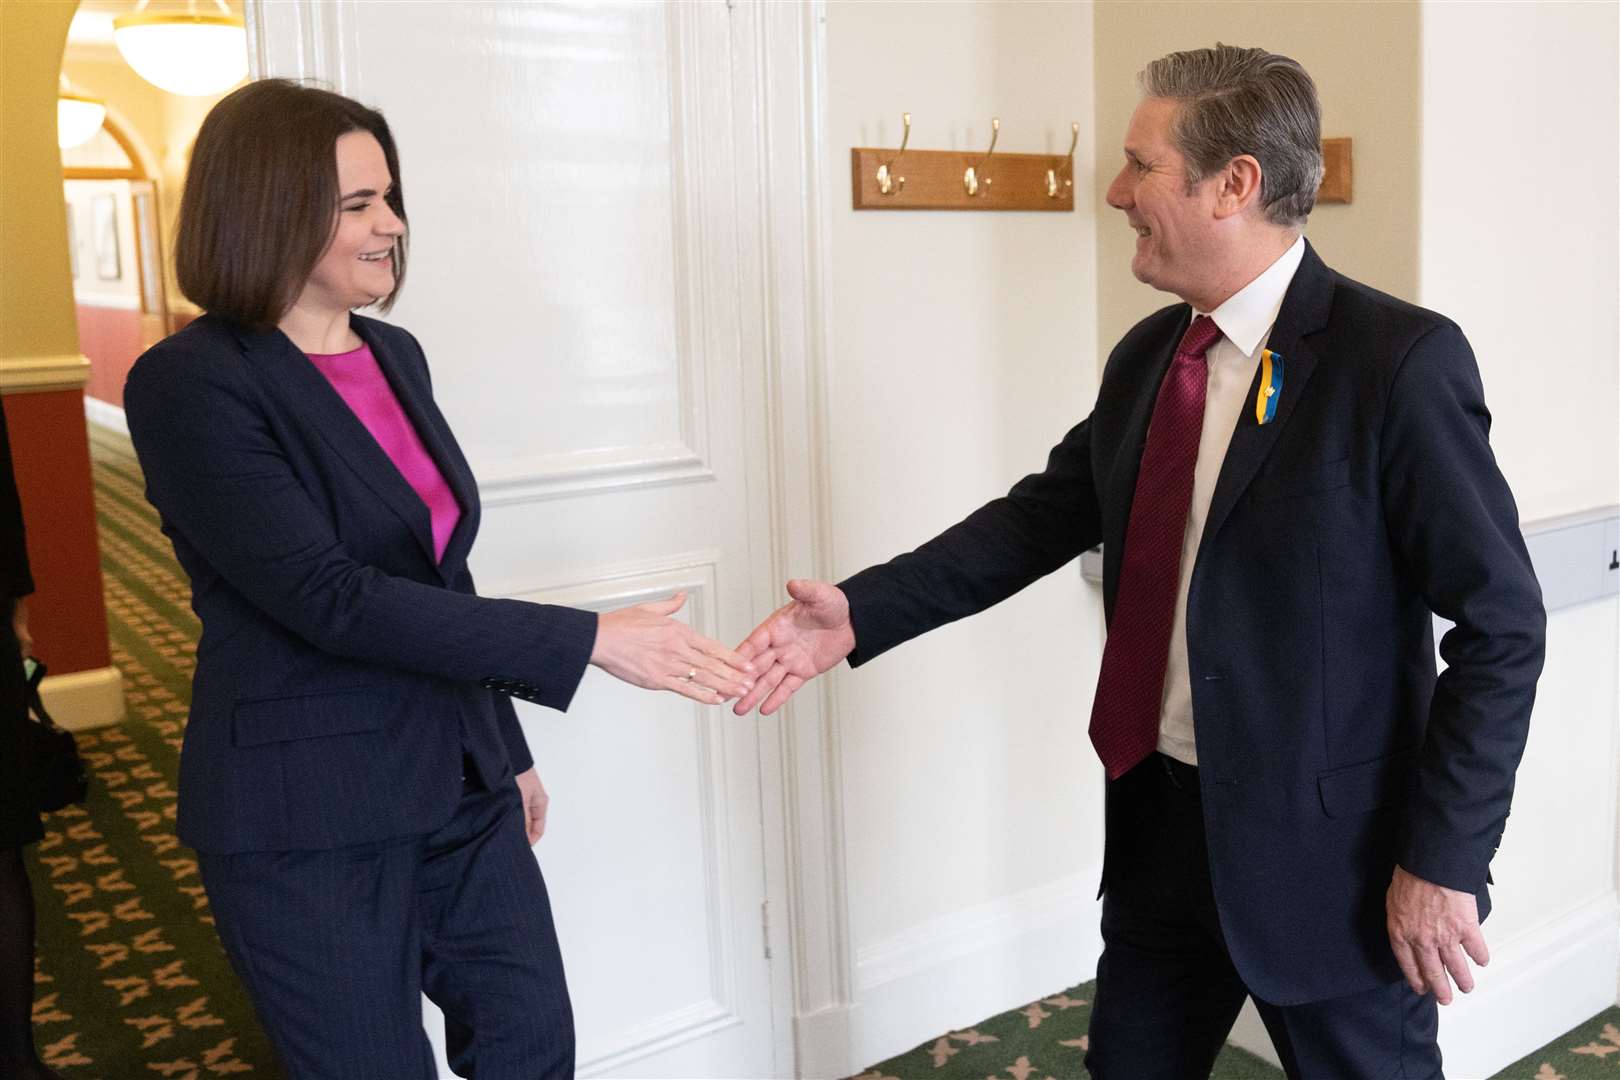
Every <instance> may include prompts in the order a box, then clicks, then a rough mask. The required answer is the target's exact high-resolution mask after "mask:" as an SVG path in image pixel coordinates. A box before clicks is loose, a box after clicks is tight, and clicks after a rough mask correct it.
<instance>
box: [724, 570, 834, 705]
mask: <svg viewBox="0 0 1620 1080" xmlns="http://www.w3.org/2000/svg"><path fill="white" fill-rule="evenodd" d="M787 590H788V595H789V596H791V597H793V602H792V603H790V604H785V605H783V606H782V607H779V608H777V609H776V610H775V611H774V612H772V613H771V615H770V617H769V618H768V619H766V620H765V621H764V622H762V623H760V624H759V626H757V627H755V628H754V632H753V633H752V634H749V635H748V638H747V640H745V641H744V642H743V643H742V644H741V645H738V646H737V653H738V655H740V656H742V657H744V658H745V659H748V660H752V661H754V664H755V666H756V667H758V668H761V669H763V670H762V671H761V673H760V675H759V677H758V678H757V679H756V680H755V682H754V688H753V689H752V690H750V691H749V692H748V693H747V694H746V695H744V696H743V698H742V699H741V700H740V701H738V702H737V704H736V705H734V706H733V707H732V710H731V711H732V712H734V713H736V714H737V715H738V716H742V715H744V714H746V713H747V712H748V711H749V710H750V709H752V708H753V707H754V706H755V705H756V704H758V703H759V701H760V699H761V698H764V700H765V704H764V705H763V706H762V707H761V708H760V710H759V711H760V712H761V713H762V714H763V715H765V716H769V715H771V713H773V712H775V711H776V710H777V709H780V708H781V707H782V704H783V703H784V702H786V701H787V699H788V698H790V697H792V696H793V693H794V691H796V690H798V689H799V687H801V686H803V685H804V684H805V683H807V682H809V681H810V680H811V679H813V678H815V677H816V676H817V675H820V674H821V673H822V672H824V671H826V670H828V669H829V668H831V667H833V666H835V665H836V664H837V663H838V662H839V661H840V660H842V659H843V658H844V657H846V656H848V655H849V654H850V653H851V652H854V651H855V627H854V625H853V624H852V623H851V622H850V621H849V600H848V599H847V598H846V597H845V596H844V591H843V590H842V589H840V588H839V587H838V586H836V585H833V584H830V583H828V582H825V581H807V580H794V581H790V582H788V583H787ZM767 664H769V665H770V666H769V667H768V668H766V665H767ZM767 694H768V695H770V696H769V697H767V696H766V695H767Z"/></svg>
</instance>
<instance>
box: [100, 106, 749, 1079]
mask: <svg viewBox="0 0 1620 1080" xmlns="http://www.w3.org/2000/svg"><path fill="white" fill-rule="evenodd" d="M405 220H406V219H405V201H404V196H403V193H402V191H401V185H400V178H399V166H398V158H397V155H396V152H395V148H394V141H393V138H392V136H391V135H390V133H389V130H388V125H387V123H386V122H385V121H384V120H383V117H382V116H381V115H380V114H379V113H377V112H375V111H373V110H371V109H368V108H366V107H364V106H362V105H359V104H357V103H356V102H353V101H351V100H349V99H347V98H344V97H341V96H339V95H337V94H333V93H329V92H327V91H324V90H319V89H315V88H313V87H307V86H301V85H298V84H295V83H291V82H286V81H283V80H273V79H272V80H264V81H260V82H256V83H252V84H250V85H248V86H246V87H243V88H242V89H240V90H238V91H236V92H235V93H233V94H231V95H229V96H228V97H226V98H225V99H224V100H223V101H221V102H220V103H219V104H218V105H217V106H216V107H215V108H214V110H213V111H212V112H211V113H210V114H209V115H208V118H207V119H206V120H205V121H204V123H203V126H202V129H201V131H200V132H199V133H198V136H197V142H196V146H195V148H194V150H193V152H192V160H191V166H190V170H189V172H188V174H187V177H186V186H185V193H184V197H183V199H182V204H181V209H180V223H179V232H178V238H177V243H176V263H177V270H178V275H179V282H180V287H181V289H182V290H183V291H184V292H185V293H186V295H187V296H189V297H191V298H192V299H193V300H194V301H195V302H196V303H197V304H198V305H199V306H201V307H202V308H203V309H204V310H205V311H206V312H207V314H205V315H204V316H203V317H201V318H199V319H198V320H197V321H196V322H194V323H192V324H191V325H190V326H188V327H187V328H186V329H184V330H182V331H181V332H180V333H178V334H175V335H174V336H172V337H170V338H168V339H166V340H165V341H163V342H161V343H159V344H158V345H157V346H155V347H154V348H153V349H152V350H150V351H149V352H148V353H146V354H145V355H144V356H142V357H141V359H140V360H139V361H138V362H137V364H136V365H135V368H134V370H133V372H132V373H131V375H130V378H129V382H128V384H127V387H126V389H125V408H126V411H127V414H128V418H129V427H130V434H131V436H132V438H133V440H134V443H135V448H136V451H137V452H138V454H139V456H140V459H141V464H142V466H143V468H144V470H145V473H146V482H147V495H148V498H149V499H150V500H151V501H152V504H153V505H154V506H156V507H157V509H158V511H159V512H160V514H161V516H162V519H163V529H164V532H165V534H167V535H168V537H169V538H170V539H171V540H172V541H173V543H174V549H175V554H176V556H177V557H178V559H179V561H180V563H181V565H182V566H183V567H184V568H185V570H186V572H187V573H188V574H189V575H190V577H191V583H192V605H193V607H194V608H195V609H196V611H197V614H198V617H199V618H200V619H201V621H202V638H201V641H200V642H199V645H198V649H197V669H196V674H195V678H194V683H193V700H192V712H191V718H190V722H189V725H188V727H187V731H186V739H185V747H184V750H183V753H182V756H181V766H180V807H179V821H178V825H179V833H180V836H181V839H183V840H184V841H185V842H186V843H188V844H190V845H191V846H192V847H194V848H196V849H197V851H198V854H199V863H200V867H201V871H202V876H203V881H204V884H205V885H206V886H207V890H208V895H209V900H210V902H211V905H212V907H213V911H214V915H215V919H216V922H217V926H218V929H219V933H220V938H221V940H222V941H223V942H224V945H225V949H226V952H227V953H228V954H229V956H230V959H231V962H232V964H233V966H234V967H235V969H236V971H237V973H238V974H239V975H240V976H241V977H242V980H243V982H244V983H245V984H246V985H247V987H248V989H249V992H250V993H251V994H252V996H253V1000H254V1004H255V1007H256V1009H257V1011H258V1013H259V1016H260V1018H261V1019H262V1021H263V1022H264V1025H265V1028H266V1031H267V1032H268V1034H269V1036H270V1038H271V1040H272V1041H273V1042H274V1043H275V1045H276V1047H277V1049H278V1051H279V1052H280V1054H281V1056H282V1059H283V1064H284V1066H285V1068H286V1070H287V1073H288V1075H289V1076H292V1077H300V1078H303V1077H330V1078H334V1080H336V1078H341V1080H363V1078H376V1080H403V1078H407V1077H413V1076H420V1077H429V1076H432V1058H431V1051H430V1047H429V1043H428V1040H427V1038H426V1035H425V1034H424V1032H423V1030H422V1026H421V1007H420V1005H421V1002H420V994H422V993H426V994H427V996H428V997H429V998H431V999H432V1000H433V1001H435V1002H436V1003H437V1004H438V1005H439V1006H440V1008H442V1009H443V1010H444V1013H445V1020H446V1027H447V1034H448V1043H449V1051H450V1061H451V1064H452V1066H453V1067H455V1069H456V1070H457V1072H459V1073H461V1074H462V1075H466V1076H473V1075H476V1076H477V1077H478V1078H479V1080H502V1078H512V1080H518V1078H522V1080H534V1078H536V1077H565V1076H570V1075H572V1072H573V1049H574V1042H573V1021H572V1014H571V1011H570V1006H569V1001H568V992H567V988H566V985H565V982H564V978H563V970H562V964H561V960H560V956H559V953H558V948H557V941H556V935H555V932H554V931H553V928H552V922H551V914H550V909H549V905H548V902H547V898H546V890H545V885H544V883H543V882H542V880H541V877H540V871H539V868H538V866H537V864H536V862H535V859H534V857H533V855H532V853H531V852H530V851H529V844H532V843H533V842H534V841H535V840H537V839H538V838H539V836H540V834H541V832H542V830H543V829H544V825H545V813H546V796H545V792H544V789H543V788H542V787H541V784H540V780H539V777H538V776H537V775H536V773H535V770H534V765H533V761H532V759H531V758H530V755H529V752H528V749H527V747H526V745H525V743H524V739H523V734H522V730H521V728H520V727H519V725H518V722H517V716H516V712H515V711H514V709H513V706H512V702H511V698H512V697H520V698H524V699H525V700H529V701H534V702H538V703H540V704H542V705H546V706H549V707H551V708H555V709H558V710H562V709H566V708H567V706H568V704H569V701H570V699H571V698H572V697H573V694H574V691H575V688H576V687H577V686H578V684H579V681H580V678H581V676H582V675H583V673H584V670H585V667H586V665H587V664H588V663H589V664H595V665H597V666H598V667H600V668H602V669H604V670H606V671H608V672H609V673H610V674H613V675H615V676H617V677H618V678H621V679H624V680H625V681H627V682H631V683H633V684H635V685H637V686H642V687H646V688H648V689H655V690H667V691H671V692H674V693H678V694H682V695H684V696H686V697H689V698H692V699H694V700H697V701H700V702H710V703H718V702H721V701H724V700H727V699H729V698H732V697H736V696H738V695H740V694H741V693H744V692H745V691H746V690H747V689H748V688H749V687H750V686H751V684H752V683H751V680H752V676H751V674H750V671H751V669H750V668H749V665H748V663H747V661H745V660H743V659H742V658H741V657H739V656H737V655H736V654H735V653H733V652H731V651H730V650H729V649H726V648H724V647H722V646H720V645H719V644H718V643H716V642H714V641H711V640H709V639H707V638H704V637H702V636H701V635H699V634H697V633H695V632H694V631H692V630H691V629H690V628H688V627H687V626H685V625H684V624H682V623H680V622H678V621H676V620H675V619H673V618H671V616H672V615H673V614H674V613H675V612H676V610H678V609H679V607H680V606H681V604H682V603H683V602H684V598H683V597H681V596H679V595H677V596H675V597H672V598H671V599H669V600H667V601H663V602H660V603H654V604H641V605H637V606H635V607H630V608H625V609H622V610H619V611H613V612H609V613H606V614H603V615H601V616H598V615H596V614H594V613H591V612H586V611H579V610H575V609H571V608H563V607H556V606H550V605H544V604H532V603H524V602H520V601H515V600H502V599H486V598H482V597H479V596H478V595H477V593H476V592H475V590H474V587H473V582H472V578H471V576H470V575H469V573H468V570H467V553H468V550H469V548H470V547H471V545H472V541H473V536H474V534H475V533H476V531H477V526H478V518H479V504H478V492H477V486H476V483H475V481H474V480H473V477H472V474H471V472H470V471H469V469H468V467H467V462H466V460H465V459H464V458H463V457H462V454H461V451H460V449H459V448H458V447H457V445H456V440H455V438H454V436H453V435H452V434H451V433H450V430H449V428H448V427H447V426H446V424H445V420H444V417H443V416H442V415H441V414H440V413H439V410H438V408H437V407H436V406H435V405H434V402H433V396H432V390H431V384H430V381H429V376H428V369H427V364H426V361H425V359H424V357H423V355H422V350H421V348H420V347H419V346H418V344H417V342H416V339H415V338H413V337H412V336H411V335H410V334H409V333H407V332H406V331H404V330H401V329H399V328H397V327H394V326H390V325H388V324H386V323H382V322H379V321H376V320H373V319H368V318H364V317H361V316H357V315H354V314H353V310H354V309H356V308H360V307H365V306H367V305H371V304H373V303H377V304H379V306H380V307H381V308H382V309H383V310H385V311H386V310H387V309H388V307H389V305H390V304H391V303H392V301H393V299H394V297H395V296H396V295H397V294H398V291H399V288H400V283H401V282H402V280H403V278H404V274H405V259H406V238H407V233H406V225H405ZM525 841H527V842H525Z"/></svg>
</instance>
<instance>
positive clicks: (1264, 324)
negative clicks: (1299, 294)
mask: <svg viewBox="0 0 1620 1080" xmlns="http://www.w3.org/2000/svg"><path fill="white" fill-rule="evenodd" d="M1304 258H1305V238H1304V237H1303V236H1300V237H1298V238H1297V239H1295V240H1294V243H1293V246H1292V247H1290V248H1289V249H1288V250H1287V251H1285V252H1283V253H1282V254H1281V255H1279V256H1278V257H1277V261H1276V262H1274V263H1272V264H1271V265H1270V266H1268V267H1266V269H1265V270H1263V271H1262V272H1261V274H1260V276H1259V277H1257V278H1255V279H1254V280H1253V281H1251V282H1249V283H1248V284H1247V285H1245V286H1243V288H1241V289H1239V290H1238V291H1237V292H1235V293H1233V294H1232V295H1231V296H1230V297H1228V298H1227V300H1226V303H1224V304H1222V305H1221V306H1220V307H1218V308H1216V309H1215V310H1214V311H1211V312H1209V313H1208V314H1209V317H1210V318H1212V319H1214V320H1215V325H1216V326H1218V327H1220V328H1221V333H1222V334H1223V335H1224V336H1225V337H1226V340H1228V341H1230V342H1231V343H1232V344H1233V345H1236V346H1237V348H1238V351H1239V352H1241V353H1242V354H1243V355H1244V356H1247V357H1249V358H1250V359H1253V357H1254V352H1255V350H1256V349H1258V348H1259V347H1260V342H1261V341H1262V340H1264V339H1265V336H1266V334H1267V333H1269V332H1270V330H1271V327H1272V324H1273V323H1275V322H1276V321H1277V313H1278V312H1279V311H1281V310H1282V303H1283V297H1284V296H1285V295H1287V293H1288V285H1289V283H1290V282H1292V281H1293V280H1294V272H1295V271H1296V270H1298V269H1299V264H1300V260H1302V259H1304ZM1194 314H1201V313H1199V312H1194Z"/></svg>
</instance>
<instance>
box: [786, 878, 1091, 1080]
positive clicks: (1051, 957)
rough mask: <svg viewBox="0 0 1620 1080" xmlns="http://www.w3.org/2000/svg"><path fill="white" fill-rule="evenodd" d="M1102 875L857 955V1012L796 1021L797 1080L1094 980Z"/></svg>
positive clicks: (844, 1071) (856, 1066)
mask: <svg viewBox="0 0 1620 1080" xmlns="http://www.w3.org/2000/svg"><path fill="white" fill-rule="evenodd" d="M1100 876H1101V871H1100V869H1092V870H1088V871H1085V872H1082V873H1078V874H1072V875H1069V876H1067V877H1063V878H1059V879H1057V880H1055V881H1052V882H1050V883H1048V884H1046V885H1042V886H1038V887H1036V888H1033V889H1028V890H1026V891H1024V892H1021V893H1014V894H1012V895H1010V896H1006V897H1002V898H1000V899H997V900H994V901H991V902H990V903H986V904H980V905H977V906H975V907H971V908H966V909H964V910H962V911H958V912H953V913H951V914H950V915H946V916H943V917H941V918H938V919H934V920H931V921H929V922H927V923H924V924H922V925H920V926H915V927H912V928H911V929H909V930H906V931H904V932H902V933H899V934H895V935H893V936H891V937H889V938H886V939H884V940H881V941H877V942H874V943H872V944H871V945H868V946H865V947H863V948H860V949H859V950H857V952H856V961H855V976H856V979H855V982H856V1004H855V1006H853V1007H852V1008H850V1009H848V1010H834V1009H827V1010H822V1011H821V1012H820V1013H818V1014H816V1015H815V1016H813V1017H800V1018H799V1020H798V1024H799V1031H798V1036H799V1037H798V1043H799V1065H800V1075H801V1076H805V1077H830V1076H848V1075H851V1074H853V1073H856V1072H859V1071H861V1070H863V1069H865V1068H867V1067H869V1066H871V1065H872V1064H874V1063H876V1062H879V1061H883V1060H885V1059H886V1058H890V1057H893V1056H895V1055H896V1054H900V1053H904V1052H905V1051H907V1050H910V1049H911V1048H912V1047H914V1046H916V1045H918V1044H919V1043H921V1042H924V1041H925V1040H928V1039H931V1038H935V1037H937V1036H939V1035H941V1034H943V1033H945V1032H947V1031H957V1030H960V1029H962V1028H964V1027H968V1026H971V1025H973V1024H976V1023H978V1022H979V1021H980V1020H983V1019H985V1018H987V1017H990V1016H994V1015H996V1014H997V1013H1002V1012H1005V1011H1007V1010H1008V1009H1012V1008H1017V1007H1018V1006H1020V1005H1024V1004H1026V1003H1027V1002H1030V1001H1034V1000H1036V999H1037V998H1040V997H1044V996H1047V995H1051V994H1055V993H1057V992H1058V991H1060V990H1064V989H1067V988H1068V987H1070V986H1073V985H1074V984H1075V983H1080V982H1085V981H1086V980H1087V979H1091V978H1093V977H1095V975H1096V973H1097V957H1098V956H1099V955H1101V953H1102V941H1101V937H1100V934H1099V931H1098V923H1099V919H1100V917H1101V910H1102V909H1101V905H1100V903H1099V902H1098V901H1097V900H1096V892H1097V882H1098V880H1099V878H1100Z"/></svg>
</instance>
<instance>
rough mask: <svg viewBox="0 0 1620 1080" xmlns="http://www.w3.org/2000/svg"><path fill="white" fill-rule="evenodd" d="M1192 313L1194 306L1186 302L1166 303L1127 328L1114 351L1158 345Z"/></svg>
mask: <svg viewBox="0 0 1620 1080" xmlns="http://www.w3.org/2000/svg"><path fill="white" fill-rule="evenodd" d="M1191 314H1192V308H1190V307H1188V306H1187V304H1186V303H1185V302H1181V303H1175V304H1169V305H1166V306H1165V307H1162V308H1160V309H1159V310H1158V311H1155V312H1154V313H1153V314H1151V315H1149V316H1147V317H1146V318H1144V319H1142V320H1140V321H1139V322H1137V324H1136V325H1135V326H1133V327H1131V328H1130V329H1129V330H1127V331H1126V332H1125V336H1124V337H1122V338H1120V339H1119V344H1118V345H1116V346H1114V351H1115V352H1122V351H1129V350H1133V349H1139V348H1141V347H1143V346H1144V345H1146V346H1154V345H1158V344H1160V343H1161V341H1162V339H1164V338H1165V337H1166V336H1168V335H1170V334H1173V333H1175V331H1177V330H1179V329H1180V328H1181V324H1182V323H1184V322H1186V321H1187V318H1188V316H1189V315H1191Z"/></svg>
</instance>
